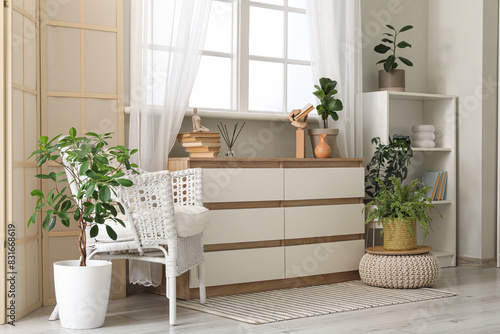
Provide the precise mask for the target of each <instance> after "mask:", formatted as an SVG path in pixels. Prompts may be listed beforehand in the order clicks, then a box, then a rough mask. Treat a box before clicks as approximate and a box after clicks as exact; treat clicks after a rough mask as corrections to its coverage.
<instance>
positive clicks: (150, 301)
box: [0, 267, 500, 334]
mask: <svg viewBox="0 0 500 334" xmlns="http://www.w3.org/2000/svg"><path fill="white" fill-rule="evenodd" d="M435 288H437V289H442V290H447V291H454V292H456V293H458V294H459V296H457V297H452V298H445V299H442V300H437V301H428V302H420V303H412V304H407V305H398V306H389V307H380V308H375V309H370V310H361V311H353V312H346V313H339V314H333V315H327V316H319V317H315V318H307V319H298V320H290V321H284V322H280V323H275V324H268V325H249V324H244V323H240V322H238V321H234V320H229V319H225V318H222V317H218V316H214V315H210V314H205V313H201V312H196V311H192V310H188V309H184V308H180V307H179V308H178V311H177V312H178V321H179V324H178V325H177V326H175V327H170V326H169V325H168V300H167V299H166V298H165V297H162V296H156V295H135V296H132V297H129V298H126V299H120V300H112V301H111V302H110V306H109V309H108V315H107V318H106V322H105V324H104V327H102V328H99V329H96V330H87V331H82V332H81V333H85V334H87V333H89V334H91V333H120V334H125V333H141V334H145V333H166V332H170V333H190V334H191V333H214V334H221V333H238V334H245V333H302V334H303V333H425V334H430V333H500V269H497V268H490V269H477V268H467V267H458V268H446V269H443V271H442V274H441V278H440V280H439V282H438V283H437V284H436V285H435ZM51 311H52V307H50V308H49V307H45V308H42V309H40V310H38V311H36V312H34V313H32V314H31V315H29V316H27V317H25V318H23V319H21V320H20V321H19V322H17V323H16V326H15V327H12V326H9V325H4V326H0V332H5V333H39V334H41V333H67V332H72V333H75V332H77V331H70V330H64V329H61V328H60V326H59V322H58V321H51V322H49V321H47V317H48V315H49V313H50V312H51Z"/></svg>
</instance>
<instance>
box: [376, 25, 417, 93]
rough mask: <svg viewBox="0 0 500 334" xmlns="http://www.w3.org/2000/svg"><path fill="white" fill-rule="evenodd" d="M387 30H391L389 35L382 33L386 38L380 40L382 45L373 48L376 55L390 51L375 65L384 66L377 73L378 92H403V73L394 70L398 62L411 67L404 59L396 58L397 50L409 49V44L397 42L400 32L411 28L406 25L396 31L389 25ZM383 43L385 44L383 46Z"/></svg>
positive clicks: (407, 60)
mask: <svg viewBox="0 0 500 334" xmlns="http://www.w3.org/2000/svg"><path fill="white" fill-rule="evenodd" d="M387 28H389V29H391V30H392V31H391V32H390V33H387V32H386V33H384V35H386V36H387V37H384V38H382V43H381V44H378V45H377V46H375V48H374V50H375V52H377V53H381V54H385V53H387V52H388V51H391V54H390V55H389V56H388V57H387V58H385V59H382V60H380V61H378V62H377V64H381V63H383V64H384V69H383V70H380V71H379V72H378V87H379V90H391V91H401V92H404V91H405V71H404V70H401V69H396V68H397V67H398V62H397V61H398V60H400V61H401V62H402V63H403V64H405V65H407V66H413V63H412V62H411V61H410V60H409V59H407V58H404V57H401V56H397V55H396V51H397V48H400V49H404V48H411V44H409V43H407V42H405V41H400V42H398V37H399V36H398V35H399V34H400V33H402V32H405V31H408V30H410V29H412V28H413V26H411V25H406V26H404V27H403V28H401V29H399V30H397V29H396V28H394V27H393V26H391V25H390V24H387ZM383 43H387V44H388V45H385V44H383Z"/></svg>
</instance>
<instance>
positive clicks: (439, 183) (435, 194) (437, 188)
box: [422, 170, 448, 201]
mask: <svg viewBox="0 0 500 334" xmlns="http://www.w3.org/2000/svg"><path fill="white" fill-rule="evenodd" d="M422 182H423V183H424V184H425V186H426V187H427V186H430V187H431V189H430V190H429V191H428V192H427V197H429V198H430V199H431V200H433V201H442V200H446V198H447V196H446V186H447V183H448V172H447V171H445V170H442V171H437V172H425V173H424V175H423V176H422Z"/></svg>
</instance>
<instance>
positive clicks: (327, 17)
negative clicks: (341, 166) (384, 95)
mask: <svg viewBox="0 0 500 334" xmlns="http://www.w3.org/2000/svg"><path fill="white" fill-rule="evenodd" d="M306 16H307V21H308V25H309V36H310V41H311V43H310V47H311V62H312V68H313V78H314V82H315V83H317V84H318V85H319V79H320V78H322V77H328V78H330V79H332V80H335V81H337V90H338V91H339V93H338V94H337V95H336V98H340V99H341V101H342V103H343V105H344V109H343V110H342V111H340V112H338V113H339V120H338V121H337V122H334V121H333V120H332V119H331V118H330V119H329V122H328V124H329V127H333V128H338V129H340V133H339V136H338V137H337V149H338V152H337V153H339V154H340V157H342V158H354V157H362V155H363V154H362V153H363V152H362V131H363V124H362V118H361V112H362V109H361V108H362V105H361V104H362V96H361V93H362V89H363V85H362V58H361V56H362V54H361V50H362V34H361V32H362V30H361V4H360V0H307V7H306Z"/></svg>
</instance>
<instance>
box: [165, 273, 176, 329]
mask: <svg viewBox="0 0 500 334" xmlns="http://www.w3.org/2000/svg"><path fill="white" fill-rule="evenodd" d="M167 284H168V287H167V288H168V302H169V304H168V308H169V320H170V326H173V325H175V324H176V321H177V306H176V304H177V303H176V301H177V300H176V298H177V291H176V286H175V277H168V278H167Z"/></svg>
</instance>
